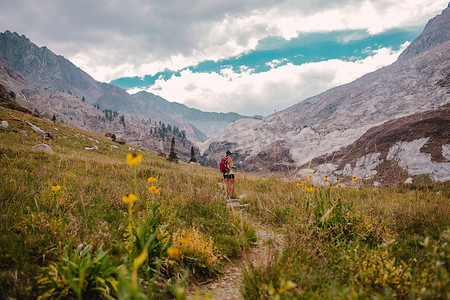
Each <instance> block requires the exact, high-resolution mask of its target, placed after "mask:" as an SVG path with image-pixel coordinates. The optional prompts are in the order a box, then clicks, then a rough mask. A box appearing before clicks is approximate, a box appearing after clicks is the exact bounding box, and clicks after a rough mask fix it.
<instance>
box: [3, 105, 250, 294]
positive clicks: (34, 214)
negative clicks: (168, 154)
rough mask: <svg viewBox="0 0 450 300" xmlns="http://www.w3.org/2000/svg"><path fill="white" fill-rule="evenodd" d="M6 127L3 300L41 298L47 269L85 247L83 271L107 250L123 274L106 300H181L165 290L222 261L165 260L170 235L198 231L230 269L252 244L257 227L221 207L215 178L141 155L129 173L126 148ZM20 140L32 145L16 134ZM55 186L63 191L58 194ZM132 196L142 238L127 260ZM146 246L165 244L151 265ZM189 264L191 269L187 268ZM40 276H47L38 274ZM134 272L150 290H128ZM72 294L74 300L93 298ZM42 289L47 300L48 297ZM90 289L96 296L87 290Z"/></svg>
mask: <svg viewBox="0 0 450 300" xmlns="http://www.w3.org/2000/svg"><path fill="white" fill-rule="evenodd" d="M0 119H2V120H7V121H8V123H9V127H8V129H3V128H2V129H1V130H0V140H1V141H2V143H1V144H0V165H1V168H0V178H1V185H0V209H1V216H0V267H1V271H0V286H1V290H2V293H3V295H4V296H5V297H14V298H35V297H36V296H38V295H43V293H44V292H45V291H44V290H43V287H42V284H43V282H46V281H45V280H43V281H40V283H38V281H37V280H36V279H35V278H37V277H39V276H44V277H43V278H51V275H50V274H51V273H49V269H45V268H47V267H48V266H49V264H52V265H55V264H56V265H55V266H56V267H55V268H56V270H57V269H58V266H61V267H63V265H60V264H62V263H63V262H64V261H67V260H69V259H72V260H73V258H74V257H73V256H72V254H71V253H72V251H76V249H77V247H78V245H85V246H86V248H83V249H91V248H92V250H89V251H88V252H86V253H85V252H83V253H85V254H84V256H85V257H86V262H85V261H84V260H82V261H81V262H80V263H87V261H88V260H89V259H92V257H95V251H97V249H100V247H103V249H105V251H106V252H107V257H108V261H109V263H111V265H112V266H115V267H118V268H119V269H120V270H122V271H120V272H116V273H114V274H113V275H112V276H113V277H114V278H115V279H116V280H117V282H118V285H119V286H118V287H117V289H111V290H110V294H109V295H110V296H113V297H117V296H119V295H128V296H130V297H135V298H136V297H137V298H139V297H141V296H142V297H145V298H159V297H163V298H164V297H166V296H167V294H170V293H171V292H170V291H171V290H179V288H177V289H172V288H171V286H170V284H169V282H171V281H177V280H178V279H179V278H182V277H183V275H184V274H185V273H186V272H188V274H190V275H189V276H188V277H187V280H195V278H197V277H199V276H217V275H218V274H219V271H220V267H221V260H218V261H214V263H208V262H206V264H205V261H201V260H199V257H201V253H199V254H198V255H200V256H198V257H197V253H196V252H194V253H184V254H183V256H182V257H180V258H178V259H177V258H170V257H169V255H168V252H167V250H168V247H170V243H171V240H170V239H169V238H170V237H171V236H172V235H173V234H175V233H177V232H181V231H182V230H186V231H189V230H192V228H193V227H195V228H196V229H197V230H198V234H199V235H198V237H197V240H196V241H197V242H198V243H202V241H203V240H208V239H210V240H211V241H212V247H213V248H214V251H217V253H221V255H223V256H227V257H228V259H233V258H237V257H239V256H240V255H241V251H240V250H241V249H245V248H248V247H249V245H250V243H251V241H252V240H254V231H253V228H252V227H251V225H250V224H248V223H245V222H243V221H242V220H241V219H239V218H237V217H236V216H235V215H234V214H233V213H232V212H231V211H230V210H227V209H226V203H225V202H223V201H220V200H219V199H215V196H216V194H217V192H221V188H220V186H219V185H218V183H219V182H221V178H220V176H219V172H217V171H216V170H212V169H207V168H201V167H198V166H193V165H189V164H186V163H179V164H171V163H169V162H167V161H166V160H165V159H164V158H161V157H159V156H157V155H156V153H154V152H152V151H148V150H146V149H141V148H139V147H135V146H133V147H134V148H136V150H135V151H136V152H137V153H138V154H140V155H142V156H143V159H142V163H141V164H140V165H139V166H136V167H132V166H129V165H127V163H126V160H125V157H126V155H127V154H128V153H130V150H129V149H128V147H129V145H120V144H115V143H114V142H113V141H111V140H109V139H107V138H106V137H102V136H98V135H95V134H92V133H89V132H83V131H80V130H78V129H75V128H72V127H69V126H66V125H64V124H60V123H53V122H50V121H48V120H45V119H37V118H33V117H31V116H28V115H24V114H20V113H17V112H14V111H10V110H5V109H1V110H0ZM26 120H28V121H30V122H31V123H33V124H35V125H36V126H38V127H40V128H42V129H43V130H46V131H48V132H50V133H51V134H52V136H53V139H49V138H44V137H42V136H39V135H38V134H36V133H34V132H33V131H32V130H30V128H28V127H27V126H25V125H24V121H26ZM20 130H25V131H26V132H27V133H28V136H23V135H21V134H18V133H17V132H18V131H20ZM96 141H98V143H97V142H96ZM39 143H46V144H48V145H50V146H51V147H52V148H53V151H54V152H55V153H54V154H46V153H42V152H34V151H32V150H31V147H32V146H33V145H36V144H39ZM93 144H95V145H98V147H99V150H98V151H88V150H85V149H84V148H85V147H92V145H93ZM110 145H114V146H117V147H119V149H116V148H115V147H114V148H113V147H111V146H110ZM149 177H154V178H156V182H155V183H154V184H155V186H156V188H157V189H158V193H157V194H152V193H151V191H150V190H149V189H148V188H149V186H150V184H149V182H147V179H148V178H149ZM54 184H57V185H59V186H60V187H61V189H60V190H58V191H53V190H52V186H53V185H54ZM128 193H136V194H137V196H138V199H137V200H136V202H135V203H134V205H133V207H132V209H131V212H132V219H133V222H134V224H135V225H136V228H135V232H134V233H136V234H138V235H137V236H129V237H128V238H129V242H131V243H133V244H134V245H136V246H132V248H129V250H130V249H134V250H133V251H131V252H130V251H128V250H127V247H126V239H127V232H128V228H129V220H130V210H129V206H128V205H127V204H126V203H124V202H123V200H122V198H123V196H125V195H127V194H128ZM156 216H157V217H156ZM155 218H157V219H155ZM212 224H214V226H211V225H212ZM151 228H153V229H151ZM155 230H156V231H155ZM252 232H253V233H252ZM161 234H163V235H165V236H166V237H167V240H166V239H165V238H163V236H162V235H161ZM200 236H202V238H200ZM150 240H153V241H156V243H157V245H159V244H160V243H169V244H167V246H164V247H162V248H158V249H159V250H158V251H157V252H153V253H154V256H153V260H150V252H151V251H152V250H151V247H152V246H151V245H153V244H151V242H149V243H147V242H148V241H150ZM134 247H136V248H134ZM144 250H145V251H148V253H149V254H148V257H149V259H145V260H144V261H142V262H141V260H138V257H140V255H141V254H142V253H143V251H144ZM83 251H84V250H83ZM91 252H92V254H90V253H91ZM64 253H65V254H64ZM64 255H65V257H66V258H64ZM89 255H92V256H91V258H89V257H90V256H89ZM124 257H126V260H125V261H124V260H123V259H124ZM189 257H190V258H189ZM88 258H89V259H88ZM189 259H190V260H191V263H190V264H186V263H185V262H186V261H187V260H189ZM135 261H137V262H139V263H134V262H135ZM192 262H194V263H192ZM73 263H74V264H76V263H77V262H75V261H73ZM120 266H122V267H120ZM205 266H206V269H205ZM42 267H43V268H44V269H42V270H47V272H44V273H42V271H41V268H42ZM148 269H152V270H153V271H152V272H153V273H151V274H153V275H151V276H150V277H149V276H148V275H146V274H150V273H148V272H147V271H145V270H148ZM87 270H94V269H87ZM208 270H209V271H208ZM200 271H201V272H200ZM86 272H87V271H86ZM134 272H137V274H138V275H137V276H139V277H140V278H142V279H143V280H145V282H146V283H145V284H144V285H143V286H140V287H139V286H137V287H136V289H134V288H133V286H136V285H135V284H133V283H129V284H128V283H127V280H128V279H127V278H131V277H132V274H134ZM146 272H147V273H146ZM155 272H156V276H154V274H155ZM40 274H42V275H40ZM73 274H75V273H73ZM202 274H203V275H202ZM69 275H70V274H69ZM69 275H65V276H66V277H67V276H69ZM49 276H50V277H49ZM70 276H74V275H70ZM171 277H174V278H176V279H177V280H170V278H171ZM86 278H87V277H86ZM66 279H67V278H66ZM61 280H62V279H61ZM198 280H200V278H199V279H198ZM61 282H70V281H68V280H65V281H64V280H62V281H61ZM136 282H137V281H136ZM180 284H181V283H180ZM184 284H185V283H184ZM127 285H129V288H130V289H131V290H129V291H128V292H127V290H126V288H124V287H126V286H127ZM68 286H69V289H70V291H67V292H68V295H73V296H79V295H88V294H89V291H86V292H83V291H81V290H80V289H77V290H76V289H74V288H73V287H72V286H70V284H69V285H68ZM46 287H47V292H48V290H49V289H52V288H50V286H46ZM85 288H87V289H88V290H89V289H91V288H90V285H88V284H87V285H86V287H85ZM62 290H64V288H63V289H62ZM55 291H56V290H55ZM46 295H47V294H46ZM52 295H53V296H54V297H57V294H52Z"/></svg>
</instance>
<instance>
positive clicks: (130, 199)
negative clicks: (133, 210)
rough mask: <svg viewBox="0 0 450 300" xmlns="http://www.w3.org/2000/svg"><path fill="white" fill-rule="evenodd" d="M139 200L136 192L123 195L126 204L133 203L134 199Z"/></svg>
mask: <svg viewBox="0 0 450 300" xmlns="http://www.w3.org/2000/svg"><path fill="white" fill-rule="evenodd" d="M136 200H137V196H136V195H135V194H132V193H129V194H127V195H126V196H123V197H122V201H123V202H125V203H126V204H130V205H133V203H134V201H136Z"/></svg>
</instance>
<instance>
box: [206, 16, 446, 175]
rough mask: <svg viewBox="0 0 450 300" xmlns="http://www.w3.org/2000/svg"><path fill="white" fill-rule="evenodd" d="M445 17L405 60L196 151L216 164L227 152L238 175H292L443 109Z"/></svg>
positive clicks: (231, 130)
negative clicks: (393, 123) (401, 122)
mask: <svg viewBox="0 0 450 300" xmlns="http://www.w3.org/2000/svg"><path fill="white" fill-rule="evenodd" d="M449 10H450V8H447V9H446V10H445V11H444V12H443V13H442V14H441V15H439V16H437V17H436V18H434V19H433V21H430V22H429V24H428V25H427V26H426V28H425V29H424V32H423V33H422V34H421V35H420V36H419V37H418V38H417V40H416V41H423V40H426V41H428V42H427V43H426V44H423V43H422V42H416V41H414V42H413V43H411V45H410V47H408V48H407V49H406V50H405V53H410V54H408V55H406V54H405V56H403V57H402V58H401V59H399V60H397V61H396V62H395V63H393V64H392V65H390V66H387V67H384V68H381V69H379V70H377V71H375V72H372V73H370V74H367V75H365V76H363V77H361V78H359V79H357V80H355V81H353V82H351V83H349V84H346V85H342V86H339V87H336V88H333V89H330V90H328V91H326V92H324V93H322V94H319V95H317V96H314V97H311V98H308V99H306V100H304V101H302V102H300V103H298V104H296V105H294V106H292V107H290V108H288V109H286V110H284V111H281V112H278V113H275V114H273V115H270V116H268V117H266V118H263V119H262V120H239V121H237V122H235V123H233V124H231V125H230V126H229V127H228V129H227V131H226V132H225V133H224V134H222V135H221V136H219V137H217V138H215V139H211V140H209V141H208V142H207V143H205V144H204V145H203V146H202V154H203V157H204V158H205V160H206V159H207V158H208V159H210V160H212V161H218V160H219V159H220V157H221V156H222V155H223V152H224V151H225V150H226V149H228V148H229V149H232V150H233V151H234V152H236V153H238V157H237V160H238V161H239V163H240V164H239V166H240V167H241V169H242V170H247V171H267V170H272V171H275V170H278V171H280V170H289V169H290V170H295V169H296V168H298V167H300V166H302V165H305V164H308V163H309V162H310V161H311V160H313V159H314V158H317V157H320V156H322V155H330V154H331V153H333V152H335V151H338V150H340V149H341V148H342V147H346V146H349V145H351V144H352V143H353V142H355V141H356V140H357V139H358V138H360V137H361V136H362V135H363V134H364V133H365V132H366V131H367V130H369V129H370V128H372V127H374V126H379V125H381V124H383V123H385V122H386V121H389V120H394V119H397V118H401V117H404V116H408V115H412V114H416V113H420V112H424V111H427V110H434V109H438V108H439V107H441V106H443V105H445V104H448V103H449V102H450V97H449V87H448V86H447V85H446V84H445V82H446V81H447V80H448V76H449V74H450V51H449V50H450V41H449V40H448V32H449V31H450V21H449V19H450V14H449ZM432 43H436V44H432ZM411 49H414V51H413V50H411Z"/></svg>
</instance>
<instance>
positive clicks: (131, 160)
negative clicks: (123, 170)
mask: <svg viewBox="0 0 450 300" xmlns="http://www.w3.org/2000/svg"><path fill="white" fill-rule="evenodd" d="M141 160H142V155H140V154H136V152H131V153H128V154H127V164H129V165H130V166H138V165H139V164H140V163H141Z"/></svg>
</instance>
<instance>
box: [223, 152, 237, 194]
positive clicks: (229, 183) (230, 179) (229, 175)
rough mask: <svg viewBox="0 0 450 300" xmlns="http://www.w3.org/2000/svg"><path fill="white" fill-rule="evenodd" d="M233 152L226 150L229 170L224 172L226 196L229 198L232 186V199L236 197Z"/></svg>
mask: <svg viewBox="0 0 450 300" xmlns="http://www.w3.org/2000/svg"><path fill="white" fill-rule="evenodd" d="M232 157H233V153H232V152H231V151H230V150H227V152H226V167H227V170H228V171H227V172H224V173H223V178H224V181H225V197H226V198H228V187H230V199H235V197H234V173H233V169H236V167H235V166H233V159H232Z"/></svg>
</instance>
